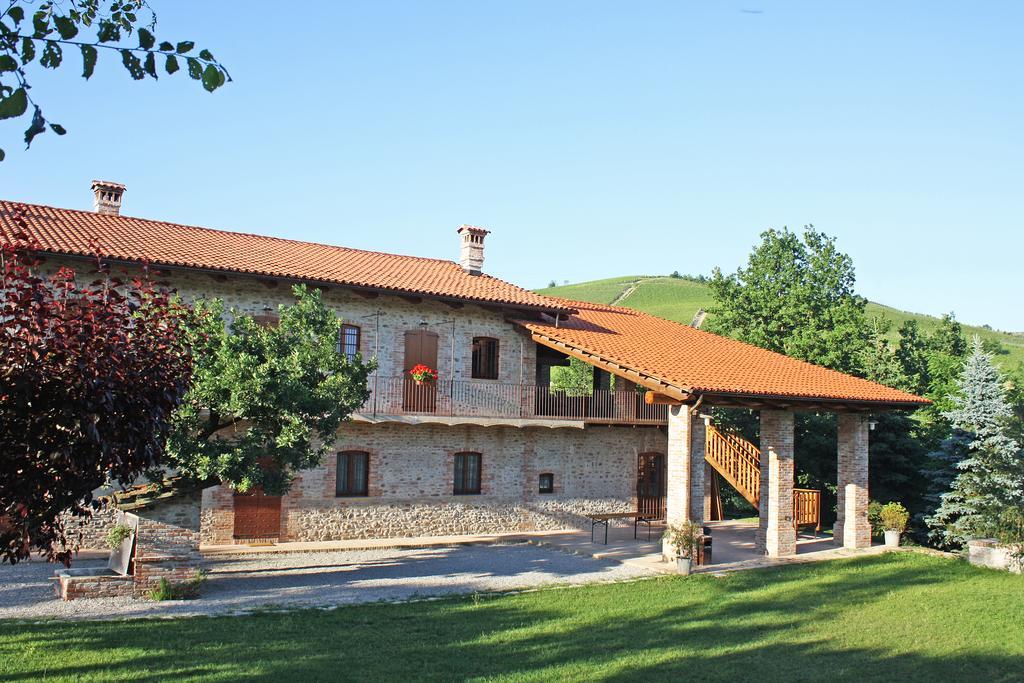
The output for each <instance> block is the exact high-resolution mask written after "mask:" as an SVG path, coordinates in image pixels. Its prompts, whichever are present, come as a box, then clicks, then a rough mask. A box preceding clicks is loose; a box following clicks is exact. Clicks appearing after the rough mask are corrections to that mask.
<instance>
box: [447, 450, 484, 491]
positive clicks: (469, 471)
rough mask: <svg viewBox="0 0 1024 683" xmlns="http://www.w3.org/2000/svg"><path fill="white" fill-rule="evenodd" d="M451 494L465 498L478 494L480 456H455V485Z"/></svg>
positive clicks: (475, 454) (461, 454)
mask: <svg viewBox="0 0 1024 683" xmlns="http://www.w3.org/2000/svg"><path fill="white" fill-rule="evenodd" d="M452 493H454V494H455V495H456V496H467V495H473V494H477V493H480V454H479V453H456V454H455V485H454V487H453V489H452Z"/></svg>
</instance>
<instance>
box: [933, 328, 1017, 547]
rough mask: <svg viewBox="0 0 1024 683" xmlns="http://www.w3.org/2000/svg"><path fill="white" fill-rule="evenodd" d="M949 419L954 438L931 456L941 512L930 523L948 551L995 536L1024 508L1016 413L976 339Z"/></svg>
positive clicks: (990, 357) (947, 413)
mask: <svg viewBox="0 0 1024 683" xmlns="http://www.w3.org/2000/svg"><path fill="white" fill-rule="evenodd" d="M958 386H959V393H958V394H957V395H955V396H954V397H953V405H954V408H953V409H952V410H949V411H947V412H946V414H945V416H946V417H947V418H948V419H949V421H950V423H951V424H952V426H953V434H952V436H950V438H948V439H947V440H946V441H945V442H943V445H942V448H941V449H939V450H938V451H937V452H935V453H933V454H932V458H933V460H934V463H935V465H936V466H935V468H934V470H933V471H932V472H931V476H932V479H933V484H934V488H933V495H934V493H938V492H939V491H943V489H947V487H948V489H947V490H945V491H944V492H942V493H939V494H938V496H937V501H938V508H937V509H936V510H935V513H934V514H933V515H932V516H931V517H929V518H928V519H927V522H928V524H929V526H931V527H932V538H933V539H934V540H936V541H937V542H939V543H940V544H942V545H945V546H959V545H963V544H964V543H965V542H966V541H967V540H969V539H971V538H975V537H978V536H980V535H987V534H991V533H993V532H995V531H996V527H997V526H998V524H999V520H1000V519H1003V518H1005V515H1006V513H1007V511H1008V510H1015V509H1020V508H1021V506H1024V453H1022V452H1021V449H1020V445H1019V444H1018V443H1017V442H1016V441H1014V440H1013V439H1012V438H1011V437H1010V436H1009V433H1008V427H1009V422H1010V420H1011V419H1012V417H1013V411H1012V410H1011V407H1010V405H1009V402H1008V401H1007V398H1006V391H1005V387H1004V381H1003V378H1002V376H1001V375H1000V374H999V371H998V370H997V369H996V367H995V366H994V365H993V364H992V356H991V355H990V354H988V353H986V352H985V350H984V348H983V347H982V344H981V340H980V339H979V338H978V337H975V338H974V341H973V348H972V351H971V354H970V355H969V356H968V358H967V361H966V363H965V364H964V370H963V375H962V377H961V379H960V381H959V382H958Z"/></svg>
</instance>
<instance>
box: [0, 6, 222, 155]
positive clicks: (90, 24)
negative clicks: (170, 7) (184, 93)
mask: <svg viewBox="0 0 1024 683" xmlns="http://www.w3.org/2000/svg"><path fill="white" fill-rule="evenodd" d="M0 6H2V0H0ZM156 26H157V17H156V13H155V12H154V11H153V10H152V9H151V8H150V6H149V3H148V2H146V0H127V1H126V0H66V1H65V2H59V1H57V0H46V1H44V2H38V1H36V2H33V1H28V0H7V7H6V9H4V10H3V13H2V14H0V120H5V119H18V118H21V117H23V116H28V117H29V124H28V127H27V128H26V129H25V147H26V149H27V148H28V147H30V146H31V145H32V141H33V140H34V139H35V138H36V136H38V135H40V134H42V133H45V132H46V131H47V130H51V131H53V132H54V133H56V134H57V135H64V134H65V133H66V132H67V131H66V129H65V128H64V127H63V126H62V125H60V124H59V123H54V122H53V121H50V120H49V119H47V118H46V116H45V115H44V114H43V109H42V107H41V106H40V105H39V103H38V102H36V100H35V99H34V98H33V97H32V92H31V90H32V82H31V79H30V71H31V69H32V68H33V67H40V68H43V69H58V68H60V67H61V66H62V65H64V64H65V59H64V58H65V54H64V53H65V50H77V51H78V52H79V53H80V54H81V58H82V77H83V78H85V79H89V78H90V77H91V76H92V75H93V72H94V70H95V68H96V63H97V61H98V58H99V54H100V53H101V52H103V51H108V52H115V53H117V54H118V56H119V57H120V58H121V64H122V65H123V66H124V68H125V69H126V70H127V71H128V73H129V75H130V76H131V77H132V78H133V79H134V80H137V81H141V80H144V79H146V78H152V79H154V80H156V79H158V78H159V72H160V71H161V67H162V70H163V71H164V72H165V73H166V74H167V75H171V74H174V73H176V72H178V71H179V70H181V69H182V68H183V67H184V69H185V70H186V71H187V72H188V75H189V76H190V77H191V78H192V79H194V80H196V81H199V82H201V83H202V86H203V88H205V89H206V90H207V91H208V92H213V91H214V90H216V89H217V88H219V87H221V86H222V85H224V84H225V83H227V82H229V81H230V80H231V77H230V75H229V74H228V71H227V69H225V68H224V65H223V64H221V63H220V62H218V61H217V60H216V58H214V56H213V54H212V53H211V52H210V51H209V50H206V49H200V50H198V51H196V49H195V43H194V42H192V41H189V40H183V41H179V42H170V41H160V42H158V41H157V38H156ZM132 35H134V36H135V39H136V40H137V42H138V44H137V45H133V44H130V43H129V42H128V39H129V38H130V37H131V36H132ZM4 157H5V154H4V151H3V150H2V149H0V161H3V159H4Z"/></svg>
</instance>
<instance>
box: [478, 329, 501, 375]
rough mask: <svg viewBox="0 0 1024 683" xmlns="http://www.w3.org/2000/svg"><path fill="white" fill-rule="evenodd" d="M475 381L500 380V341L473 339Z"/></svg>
mask: <svg viewBox="0 0 1024 683" xmlns="http://www.w3.org/2000/svg"><path fill="white" fill-rule="evenodd" d="M473 379H498V340H497V339H495V338H493V337H473Z"/></svg>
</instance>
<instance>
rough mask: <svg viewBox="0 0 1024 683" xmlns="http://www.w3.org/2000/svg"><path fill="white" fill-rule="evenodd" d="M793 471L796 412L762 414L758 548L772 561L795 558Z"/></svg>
mask: <svg viewBox="0 0 1024 683" xmlns="http://www.w3.org/2000/svg"><path fill="white" fill-rule="evenodd" d="M793 469H794V466H793V412H792V411H791V410H762V411H761V501H760V502H761V504H760V511H759V516H760V522H759V524H758V529H757V536H756V541H755V547H756V549H757V550H758V552H763V553H765V554H766V555H768V556H769V557H790V556H792V555H796V524H795V522H794V520H793Z"/></svg>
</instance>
